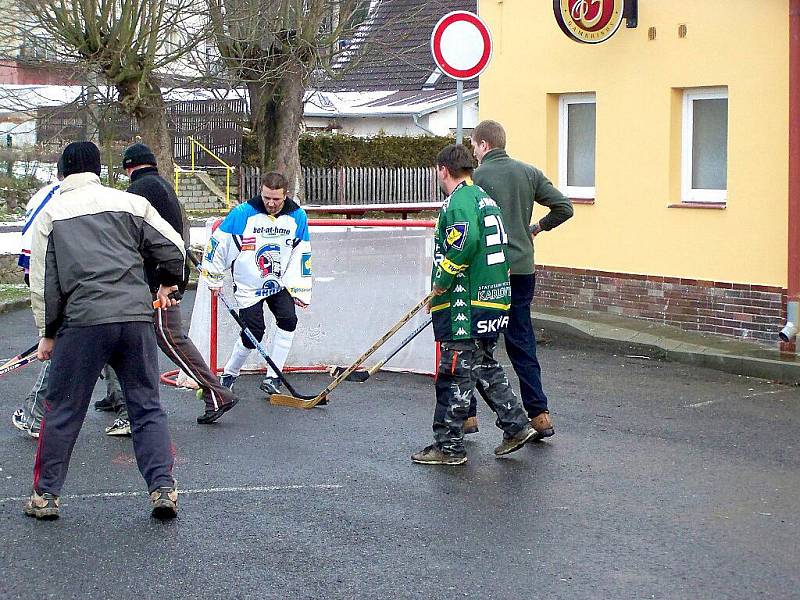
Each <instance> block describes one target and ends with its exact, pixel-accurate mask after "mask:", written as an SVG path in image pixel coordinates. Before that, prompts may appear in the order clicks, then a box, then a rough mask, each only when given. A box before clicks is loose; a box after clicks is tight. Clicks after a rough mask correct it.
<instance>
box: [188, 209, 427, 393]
mask: <svg viewBox="0 0 800 600" xmlns="http://www.w3.org/2000/svg"><path fill="white" fill-rule="evenodd" d="M212 222H213V221H209V224H208V225H207V227H206V237H205V239H206V240H207V239H208V237H209V236H210V234H211V223H212ZM353 223H354V224H353V225H349V224H348V225H347V226H341V225H337V226H319V225H315V224H314V221H313V220H312V221H311V228H310V233H311V245H312V248H313V264H312V270H313V276H314V289H313V295H312V303H311V306H310V307H309V308H307V309H305V310H304V309H301V308H298V309H297V316H298V325H297V333H296V334H295V338H294V343H293V344H292V350H291V352H290V354H289V358H288V360H287V363H286V364H287V368H286V369H285V370H287V371H291V370H317V369H319V370H324V369H325V368H327V367H330V366H333V365H341V366H344V365H350V364H352V363H353V362H354V361H355V359H357V358H358V357H359V356H360V355H361V354H362V353H363V352H364V351H365V350H367V348H369V347H370V346H371V345H372V344H373V343H374V342H375V341H377V340H378V339H379V338H380V337H381V336H382V335H383V334H385V333H386V332H387V331H388V330H389V329H390V328H391V327H392V325H394V324H395V323H396V322H397V321H398V320H399V319H400V318H401V317H402V316H403V315H404V314H405V313H406V312H407V311H408V310H409V309H411V308H412V307H413V306H414V305H416V304H417V303H418V302H419V301H420V300H421V299H422V298H423V297H424V296H425V295H426V294H427V293H428V291H429V290H430V283H429V281H430V268H431V261H432V260H433V256H432V254H433V239H432V235H433V234H432V230H431V229H430V228H423V227H407V226H403V225H402V223H403V221H401V220H398V221H397V224H398V225H397V226H391V227H387V226H380V227H374V226H360V225H357V224H356V223H358V222H357V221H353ZM192 242H193V243H198V242H201V240H199V239H197V237H196V236H193V240H192ZM224 289H225V297H226V299H227V300H228V301H229V302H231V303H234V302H235V299H234V294H233V289H232V282H231V281H230V276H228V277H227V278H226V281H225V288H224ZM211 302H212V296H211V293H210V292H209V290H208V288H207V287H206V286H205V285H203V283H202V282H201V283H200V284H199V286H198V289H197V294H196V297H195V303H194V308H193V311H192V322H191V326H190V328H189V337H190V338H191V339H192V341H193V342H194V344H195V345H196V346H197V348H198V350H199V351H200V352H201V353H202V354H203V356H204V358H205V359H206V361H207V362H208V364H209V365H211V362H212V358H211V357H212V356H214V355H215V356H216V363H217V364H216V365H215V366H216V368H217V370H218V371H220V372H221V370H222V367H224V365H225V362H226V360H227V359H228V356H229V355H230V352H231V350H232V348H233V345H234V343H235V342H236V339H237V338H238V337H239V326H238V325H237V324H236V322H235V321H234V320H233V318H232V317H231V316H230V315H229V314H228V312H227V310H226V309H225V306H224V305H223V304H222V302H218V306H217V310H216V313H217V327H216V332H217V333H216V344H214V343H213V341H212V340H213V338H214V337H215V336H213V335H212V333H211V331H212V327H213V325H212V323H213V319H212V306H211ZM265 317H266V322H267V334H266V335H265V336H264V340H263V344H264V347H265V348H269V339H270V335H271V334H272V331H271V327H274V319H273V318H272V314H271V313H270V312H269V310H268V309H266V307H265ZM427 318H428V315H426V314H425V312H424V311H421V312H420V313H418V314H417V315H416V316H415V317H414V318H413V319H412V320H411V321H410V322H409V323H408V324H406V325H405V326H404V327H403V328H402V329H401V330H400V331H399V332H398V333H397V334H395V336H394V337H393V338H391V339H390V340H388V341H387V342H386V343H385V344H384V345H383V346H382V347H381V348H380V349H379V350H378V351H377V352H376V353H375V354H374V355H373V356H372V357H371V358H370V359H369V360H367V361H366V363H365V366H366V367H369V366H371V365H373V364H375V363H377V362H378V361H379V360H381V359H382V358H383V357H384V356H386V355H387V354H388V353H389V352H390V351H391V350H393V349H394V348H396V347H397V345H399V344H400V342H402V341H403V340H404V339H405V338H406V336H407V335H408V334H410V333H411V332H412V331H413V330H414V329H415V328H416V327H417V326H418V325H421V324H422V323H423V322H424V321H425V320H426V319H427ZM214 346H215V348H214ZM214 350H215V351H214ZM435 360H436V359H435V343H434V340H433V329H432V327H428V328H426V329H425V330H424V331H423V332H422V333H421V334H420V335H418V336H417V337H416V338H415V339H414V340H413V341H412V342H411V343H409V344H408V345H407V346H406V347H405V348H403V350H401V351H400V352H399V353H398V354H397V355H396V356H394V357H393V358H392V359H391V360H390V361H389V362H387V364H386V365H385V367H384V369H385V370H390V371H407V372H414V373H423V374H432V373H433V372H434V370H435ZM265 367H266V364H265V361H264V360H263V359H262V358H261V356H260V355H259V354H258V352H257V351H253V352H251V354H250V358H249V359H248V362H247V363H246V364H245V366H244V369H243V370H244V371H263V370H264V369H265ZM177 383H178V384H179V385H186V384H187V383H188V382H187V381H186V378H185V376H183V374H182V373H181V374H179V376H178V380H177Z"/></svg>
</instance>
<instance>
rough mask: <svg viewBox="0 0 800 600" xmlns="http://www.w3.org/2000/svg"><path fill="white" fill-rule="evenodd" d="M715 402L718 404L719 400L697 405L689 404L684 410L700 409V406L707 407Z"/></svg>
mask: <svg viewBox="0 0 800 600" xmlns="http://www.w3.org/2000/svg"><path fill="white" fill-rule="evenodd" d="M715 402H719V400H706V401H705V402H698V403H697V404H689V405H687V406H686V407H685V408H700V407H701V406H708V405H709V404H714V403H715Z"/></svg>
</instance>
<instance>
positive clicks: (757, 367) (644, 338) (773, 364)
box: [532, 311, 800, 385]
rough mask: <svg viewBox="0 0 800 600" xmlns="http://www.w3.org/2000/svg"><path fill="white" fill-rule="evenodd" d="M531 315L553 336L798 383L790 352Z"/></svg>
mask: <svg viewBox="0 0 800 600" xmlns="http://www.w3.org/2000/svg"><path fill="white" fill-rule="evenodd" d="M532 317H533V321H534V325H535V327H537V328H543V329H544V330H546V331H547V332H548V333H550V334H551V335H553V336H554V337H555V336H557V335H564V336H569V337H573V338H577V339H581V340H585V341H588V342H591V343H592V344H594V345H598V346H602V347H603V348H605V349H614V348H618V349H619V350H620V352H621V353H622V352H624V353H631V351H633V352H634V353H638V354H646V355H649V356H652V357H653V358H660V359H663V360H668V361H672V362H677V363H682V364H687V365H692V366H696V367H704V368H708V369H715V370H717V371H724V372H727V373H733V374H736V375H745V376H747V377H757V378H759V379H769V380H771V381H778V382H781V383H787V384H792V385H800V362H798V360H797V358H796V357H795V356H793V355H792V356H791V357H787V358H786V359H781V358H780V354H779V353H778V352H775V358H760V357H757V356H745V355H742V354H735V353H726V352H724V351H720V350H719V349H717V348H711V347H708V346H702V345H698V344H691V343H688V342H684V341H679V340H674V339H670V338H667V337H660V336H656V335H652V334H648V333H644V332H641V331H637V330H635V329H625V328H624V327H612V326H609V325H600V324H597V323H594V322H592V321H586V320H583V319H574V318H570V317H563V316H555V315H549V314H544V313H540V312H536V311H533V312H532Z"/></svg>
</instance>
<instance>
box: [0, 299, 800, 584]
mask: <svg viewBox="0 0 800 600" xmlns="http://www.w3.org/2000/svg"><path fill="white" fill-rule="evenodd" d="M185 306H186V310H187V311H188V307H189V306H191V301H190V300H189V301H188V302H185ZM0 328H1V330H2V332H3V334H2V338H1V339H0V356H2V357H8V356H12V355H13V354H14V353H15V351H17V350H19V349H21V348H23V347H27V346H28V345H29V344H30V343H31V340H32V338H33V333H34V331H33V325H32V319H31V316H30V313H29V311H27V310H22V311H15V312H11V313H8V314H4V315H0ZM548 338H549V339H551V340H552V342H551V343H549V344H545V345H542V346H541V347H540V359H541V361H542V364H543V370H544V376H545V385H546V390H547V392H548V393H549V395H550V398H551V409H552V413H553V419H554V422H555V426H556V430H557V433H556V436H555V437H553V438H552V439H551V441H548V442H545V443H539V444H531V445H529V446H528V447H525V448H523V449H522V450H521V451H519V452H517V453H515V454H512V455H510V456H509V457H508V458H505V459H499V460H498V459H496V458H494V456H493V454H492V448H493V447H494V446H495V445H496V444H497V442H498V440H499V438H500V432H499V430H497V429H496V428H495V427H494V426H493V424H492V418H491V416H492V415H491V413H490V412H489V411H488V409H487V408H486V407H485V406H484V405H481V406H480V412H479V416H480V423H481V431H480V433H478V434H477V435H475V436H470V437H469V438H468V440H469V441H468V443H467V451H468V454H469V462H468V463H467V464H466V465H465V466H463V467H457V468H445V467H425V466H421V465H415V464H412V463H411V461H410V460H409V455H410V454H411V453H412V452H413V451H415V450H418V449H419V448H420V447H422V446H424V445H427V444H428V443H430V437H431V433H430V421H431V415H432V410H433V389H432V383H431V380H430V379H428V378H426V377H422V376H410V375H400V374H383V373H381V374H378V375H376V376H374V377H372V378H371V379H370V380H369V381H368V382H367V383H362V384H356V383H348V384H344V385H342V386H341V387H339V388H338V389H337V390H336V391H334V392H333V394H332V395H331V404H330V405H329V406H328V407H325V408H318V409H314V410H312V411H299V410H294V409H289V408H281V407H273V406H270V405H269V404H267V403H266V402H265V401H264V398H263V395H262V394H261V393H260V392H259V391H258V381H259V380H258V378H257V377H252V376H251V377H244V378H242V379H241V380H240V381H239V382H238V383H237V386H238V388H237V391H238V392H239V394H240V395H241V397H242V401H241V403H240V404H239V405H238V406H237V407H236V409H234V410H233V411H232V412H230V413H228V414H227V415H226V416H225V417H223V419H222V420H220V421H219V422H218V423H217V424H215V425H212V426H199V425H197V424H196V423H195V421H194V419H195V417H196V416H197V415H198V414H199V413H200V412H201V411H202V404H201V403H200V402H199V401H197V400H196V399H195V398H194V394H193V393H191V392H188V391H184V390H177V389H174V388H168V387H162V388H161V391H162V399H163V403H164V406H165V408H166V410H167V412H168V415H169V418H170V426H171V430H172V434H173V442H174V444H175V447H176V467H175V474H176V477H177V479H178V482H179V486H180V487H181V489H183V490H184V494H183V496H182V497H181V501H180V517H179V518H178V519H177V520H176V521H174V522H172V523H159V522H154V521H152V520H151V519H150V517H149V511H148V500H147V497H146V494H145V491H144V489H143V482H142V480H141V478H140V476H139V474H138V471H137V469H136V466H135V464H134V461H133V454H132V451H131V444H130V440H129V439H126V438H122V439H120V438H110V437H107V436H105V435H104V434H103V432H102V429H103V427H105V426H106V425H108V424H110V422H111V420H112V419H113V418H112V417H111V416H109V415H108V414H105V413H97V412H95V411H93V410H90V411H89V415H88V417H87V420H86V423H85V425H84V428H83V431H82V433H81V436H80V438H79V440H78V443H77V445H76V448H75V452H74V455H73V459H72V464H71V469H70V473H69V476H68V478H67V483H66V486H65V489H64V502H63V507H62V511H61V512H62V517H61V519H60V520H58V521H55V522H51V523H43V522H36V521H34V520H33V519H29V518H26V517H25V516H24V515H23V514H22V511H21V508H22V503H23V500H22V498H23V497H24V496H25V495H26V494H27V493H28V492H29V489H30V482H31V473H32V465H33V453H34V442H33V440H31V439H29V438H28V437H27V436H25V435H24V434H22V433H21V432H19V431H17V430H16V429H14V428H13V427H12V426H11V424H10V416H11V413H12V412H13V409H14V408H15V407H16V406H17V404H18V403H19V402H20V401H21V400H22V398H23V396H24V395H25V393H26V392H27V390H28V389H29V388H30V386H31V385H32V384H33V382H34V379H35V377H36V374H37V370H38V369H37V366H35V365H34V366H32V367H28V368H26V369H24V370H21V371H19V372H16V373H14V374H10V375H8V376H6V377H3V378H0V415H1V416H2V425H0V468H2V471H0V528H2V540H3V543H2V544H0V569H1V570H2V572H1V573H0V574H1V575H2V577H0V597H2V598H41V597H50V596H52V597H60V598H73V597H88V596H94V595H97V594H100V595H102V596H112V595H113V596H114V597H117V598H134V597H156V596H159V595H164V594H168V595H169V596H170V597H176V596H177V597H187V596H190V595H191V596H192V597H194V598H221V597H225V598H256V597H258V598H378V597H392V598H519V597H543V598H709V599H712V598H713V599H718V598H752V597H766V598H792V597H797V595H798V592H797V590H798V589H800V552H799V551H798V544H797V539H798V537H799V536H800V517H798V515H799V514H800V460H799V459H798V445H799V443H798V441H797V430H798V427H800V389H799V388H796V387H789V386H784V385H779V384H775V383H770V382H769V381H767V380H761V379H749V378H747V377H742V376H737V375H731V374H726V373H722V372H719V371H713V370H709V369H704V368H699V367H696V366H692V365H681V364H675V363H668V362H662V361H660V360H658V359H656V358H650V359H647V358H641V357H640V356H641V355H640V354H638V353H636V352H634V351H629V352H628V351H626V350H625V346H624V345H619V346H616V347H614V349H613V351H607V350H604V349H602V348H597V347H591V348H590V347H587V345H586V344H585V343H584V342H583V341H581V340H579V339H576V338H569V337H561V336H560V335H556V334H553V333H548ZM636 356H639V357H638V358H636ZM504 362H507V361H505V360H504ZM162 366H163V369H164V370H166V369H168V368H169V367H170V365H169V363H168V361H166V359H164V358H163V357H162ZM292 381H293V382H296V387H298V388H299V389H301V390H303V391H318V390H320V389H322V387H323V386H324V385H325V384H326V383H327V382H328V381H329V379H327V378H326V376H324V375H302V376H301V375H294V376H293V377H292ZM101 387H102V386H98V388H97V390H96V392H95V399H99V398H100V397H102V394H101Z"/></svg>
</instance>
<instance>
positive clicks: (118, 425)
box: [106, 419, 131, 435]
mask: <svg viewBox="0 0 800 600" xmlns="http://www.w3.org/2000/svg"><path fill="white" fill-rule="evenodd" d="M130 434H131V422H130V421H128V420H126V419H117V420H116V421H114V423H113V424H112V425H111V427H106V435H130Z"/></svg>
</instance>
